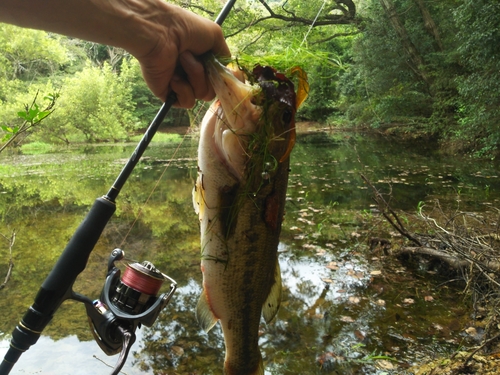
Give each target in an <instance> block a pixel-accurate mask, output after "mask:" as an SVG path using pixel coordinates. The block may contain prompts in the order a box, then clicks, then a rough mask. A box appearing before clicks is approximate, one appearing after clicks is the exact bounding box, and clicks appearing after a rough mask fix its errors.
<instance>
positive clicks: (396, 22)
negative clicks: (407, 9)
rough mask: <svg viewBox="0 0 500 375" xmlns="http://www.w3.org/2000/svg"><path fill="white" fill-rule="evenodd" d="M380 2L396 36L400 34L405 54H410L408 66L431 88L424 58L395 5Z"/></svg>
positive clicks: (382, 0) (389, 1) (384, 1)
mask: <svg viewBox="0 0 500 375" xmlns="http://www.w3.org/2000/svg"><path fill="white" fill-rule="evenodd" d="M379 1H380V4H381V5H382V8H383V9H384V11H385V13H386V14H387V16H388V17H389V20H390V21H391V24H392V27H393V28H394V30H395V31H396V34H398V37H399V39H400V41H401V44H402V45H403V48H404V50H405V52H406V53H407V54H408V57H409V61H408V65H409V66H410V68H411V70H413V72H414V73H415V74H416V75H417V76H418V77H419V78H420V79H421V80H422V81H424V82H425V84H426V85H427V86H428V87H429V86H430V82H429V78H428V77H427V74H426V73H425V71H424V60H423V58H422V56H420V53H419V52H418V50H417V47H415V45H414V44H413V42H412V41H411V39H410V36H409V35H408V32H407V31H406V28H405V26H404V25H403V22H401V19H400V18H399V15H398V13H397V12H396V8H395V7H394V4H393V3H392V1H391V0H379Z"/></svg>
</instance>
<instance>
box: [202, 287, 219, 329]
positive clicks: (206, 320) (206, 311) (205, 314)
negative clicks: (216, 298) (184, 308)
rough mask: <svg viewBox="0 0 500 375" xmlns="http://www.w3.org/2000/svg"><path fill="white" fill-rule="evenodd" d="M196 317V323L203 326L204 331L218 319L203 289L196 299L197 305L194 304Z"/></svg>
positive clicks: (210, 327)
mask: <svg viewBox="0 0 500 375" xmlns="http://www.w3.org/2000/svg"><path fill="white" fill-rule="evenodd" d="M196 319H197V320H198V324H199V325H200V326H201V328H203V330H204V331H205V332H208V331H210V330H211V329H212V327H213V326H214V325H215V323H217V321H218V320H219V319H217V317H216V316H215V315H214V313H213V312H212V309H211V308H210V304H209V303H208V298H207V294H206V293H205V291H203V292H202V293H201V296H200V299H199V300H198V305H197V306H196Z"/></svg>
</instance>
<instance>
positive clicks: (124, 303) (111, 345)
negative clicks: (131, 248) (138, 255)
mask: <svg viewBox="0 0 500 375" xmlns="http://www.w3.org/2000/svg"><path fill="white" fill-rule="evenodd" d="M124 255H125V253H124V252H123V251H122V250H120V249H114V250H113V251H112V252H111V255H110V257H109V260H108V273H107V276H106V281H105V283H104V287H103V289H102V292H101V296H100V298H99V299H97V300H95V301H93V302H91V303H90V302H89V301H90V300H89V299H87V298H85V299H79V300H80V301H82V302H84V303H85V307H86V309H87V315H88V320H89V325H90V329H91V330H92V334H93V336H94V339H95V340H96V341H97V343H98V344H99V346H100V348H101V349H102V350H103V351H104V352H105V353H106V354H107V355H114V354H117V353H121V354H120V356H119V358H118V361H117V363H116V365H115V368H114V369H113V372H112V374H113V375H114V374H118V373H119V372H120V370H121V368H122V367H123V365H124V364H125V361H126V359H127V356H128V353H129V350H130V348H131V346H132V344H133V343H134V342H135V330H136V329H137V328H138V327H140V326H141V325H142V324H143V325H145V326H147V327H151V326H152V325H153V324H154V322H155V321H156V319H157V318H158V315H159V314H160V312H161V310H163V308H164V307H165V306H166V305H167V304H168V302H169V301H170V299H171V298H172V296H173V294H174V292H175V290H176V288H177V284H176V282H175V281H174V280H173V279H172V278H170V277H168V276H167V275H165V274H163V273H161V272H160V271H158V270H157V269H156V268H155V266H154V265H153V264H152V263H150V262H148V261H145V262H143V263H132V264H128V265H127V268H126V269H125V271H124V272H123V276H122V277H121V278H120V275H121V270H120V269H119V268H117V267H116V266H115V262H116V261H119V260H122V259H123V258H124ZM165 281H170V290H169V291H168V292H166V293H163V294H161V295H160V296H157V294H158V292H159V291H160V288H161V287H162V285H163V283H164V282H165Z"/></svg>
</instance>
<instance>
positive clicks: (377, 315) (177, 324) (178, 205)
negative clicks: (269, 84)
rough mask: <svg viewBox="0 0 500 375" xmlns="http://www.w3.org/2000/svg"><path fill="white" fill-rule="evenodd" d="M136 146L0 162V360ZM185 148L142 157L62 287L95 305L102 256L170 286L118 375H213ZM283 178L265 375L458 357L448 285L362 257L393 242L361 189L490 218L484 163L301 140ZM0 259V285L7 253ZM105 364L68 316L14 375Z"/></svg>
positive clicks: (218, 353)
mask: <svg viewBox="0 0 500 375" xmlns="http://www.w3.org/2000/svg"><path fill="white" fill-rule="evenodd" d="M134 147H135V145H114V146H111V145H100V146H96V147H85V148H80V149H65V150H62V151H59V152H56V153H52V154H47V155H8V154H2V155H0V158H1V165H0V219H1V224H0V233H2V234H3V235H5V236H7V237H8V236H10V234H11V232H12V231H15V233H16V242H15V245H14V247H13V248H12V257H13V261H14V263H15V268H14V272H13V275H12V277H11V279H10V281H9V282H8V284H7V286H6V288H4V289H3V290H1V291H0V293H1V297H2V298H1V300H0V308H1V311H2V316H3V317H4V318H3V319H2V321H1V322H0V339H1V341H0V351H1V353H0V355H2V356H3V352H5V351H6V349H7V347H8V342H9V341H8V340H9V336H10V332H11V331H12V329H13V328H14V327H15V325H16V324H17V322H18V321H19V319H20V318H21V317H22V315H23V314H24V312H25V310H26V308H27V307H28V306H29V305H30V304H31V303H32V301H33V298H34V296H35V294H36V292H37V290H38V288H39V287H40V285H41V283H42V281H43V280H44V278H45V276H46V275H47V273H48V272H49V271H50V269H51V268H52V266H53V264H54V263H55V261H56V260H57V258H58V256H59V254H60V252H61V251H62V249H63V248H64V247H65V245H66V243H67V241H68V240H69V238H70V237H71V235H72V234H73V233H74V231H75V229H76V227H77V226H78V224H79V223H80V222H81V220H82V219H83V217H84V216H85V214H86V213H87V212H88V210H89V207H90V206H91V204H92V203H93V201H94V199H95V198H97V197H99V196H101V195H103V194H105V193H106V192H107V191H108V189H109V187H110V186H111V184H112V182H113V181H114V179H115V178H116V176H117V175H118V173H119V171H120V170H121V168H122V166H123V164H124V163H125V161H126V159H127V158H128V157H129V156H130V154H131V153H132V151H133V149H134ZM195 147H196V140H186V141H185V142H184V143H183V146H182V147H181V149H180V150H179V151H178V152H177V154H176V155H175V158H174V160H170V159H171V158H172V155H173V154H174V151H175V149H176V145H169V144H155V143H154V142H153V144H152V145H151V147H150V148H149V149H148V150H147V151H146V154H145V157H144V159H143V161H142V162H141V163H140V164H139V165H138V166H137V167H136V169H135V171H134V173H133V174H132V176H131V177H130V179H129V181H128V182H127V183H126V185H125V187H124V188H123V191H122V192H121V193H120V195H119V197H118V199H117V211H116V214H115V215H114V216H113V218H112V219H111V220H110V222H109V224H108V225H107V227H106V229H105V231H104V233H103V235H102V237H101V239H100V241H99V243H98V244H97V246H96V248H95V250H94V251H93V253H92V254H91V256H90V259H89V263H88V266H87V268H86V270H85V271H84V272H83V273H82V274H81V275H80V277H79V278H78V280H77V282H76V284H75V286H74V290H75V291H77V292H80V293H82V294H85V295H87V296H89V297H90V298H92V299H93V298H97V296H98V295H99V293H100V290H101V288H102V285H103V283H104V277H105V272H106V264H107V258H108V256H109V254H110V252H111V250H112V249H113V248H115V247H120V248H122V249H124V250H125V252H126V254H127V256H128V257H129V258H132V259H137V260H140V261H143V260H146V259H147V260H150V261H151V262H153V263H154V264H155V265H156V266H157V267H158V268H159V269H160V270H161V271H163V272H165V273H167V274H168V275H169V276H171V277H173V278H174V279H176V280H177V282H178V284H179V290H178V292H177V293H176V295H175V297H174V300H173V301H172V302H171V303H170V305H169V306H168V307H167V308H166V309H165V310H164V312H163V313H162V314H161V315H160V317H159V319H158V321H157V323H156V324H155V325H154V326H153V327H151V328H147V327H144V328H142V329H140V330H138V332H137V333H138V341H137V343H136V344H135V345H134V347H133V348H132V352H131V354H130V356H129V359H128V360H127V363H126V365H125V367H124V369H123V372H124V373H126V374H144V373H150V374H152V373H154V374H220V373H221V372H222V370H221V368H222V362H223V358H224V350H223V340H222V336H221V331H220V329H219V328H218V327H215V328H214V329H213V330H212V331H211V332H210V333H208V334H206V333H204V332H203V331H201V330H200V329H199V328H198V326H197V323H196V320H195V316H194V306H195V305H196V302H197V298H198V296H199V293H200V290H201V287H200V281H201V273H200V271H199V266H198V264H199V232H198V223H197V218H196V216H195V214H194V213H193V209H192V201H191V189H192V186H193V183H194V179H195V177H196V161H195ZM167 165H168V167H167ZM291 166H292V167H291V168H292V171H291V175H290V183H289V193H288V196H287V208H286V218H285V222H284V225H283V233H282V241H281V244H280V249H279V251H280V264H281V269H282V278H283V287H284V296H283V302H282V306H281V308H280V311H279V314H278V318H277V320H276V321H275V322H273V323H272V324H270V325H263V326H262V329H261V338H260V343H261V350H262V353H263V356H264V359H265V363H266V369H267V370H266V373H267V374H268V375H269V374H299V373H300V374H350V373H352V374H380V375H382V374H385V373H394V374H400V373H403V372H404V370H405V369H406V368H407V367H409V366H410V365H411V364H412V363H415V362H418V361H419V360H421V359H423V358H429V357H433V356H436V355H439V354H446V353H450V352H452V351H453V350H455V349H457V348H458V347H459V346H460V345H468V344H472V343H471V342H470V341H468V339H467V337H466V335H465V334H464V330H465V328H467V327H468V326H469V325H470V324H471V322H470V321H471V318H470V306H468V303H467V301H466V300H464V299H462V298H457V295H458V293H459V292H460V291H461V289H460V287H461V286H460V285H456V287H454V285H453V283H451V284H450V283H445V282H444V281H445V280H443V279H440V278H439V277H438V276H436V275H429V274H428V273H426V272H425V271H421V270H418V269H409V268H407V267H405V266H404V265H402V264H400V263H399V262H398V261H397V260H394V259H391V258H390V257H386V256H384V255H383V254H379V253H371V252H370V250H369V248H368V246H367V242H368V240H369V238H370V237H371V236H382V237H384V238H388V239H389V240H391V241H392V242H394V243H395V244H396V243H399V242H401V241H402V240H401V238H400V237H396V236H395V235H394V234H392V235H391V232H392V231H391V228H390V227H388V226H387V225H385V226H384V224H383V222H384V221H383V220H381V219H380V218H379V217H378V215H377V211H376V207H374V205H373V201H372V194H373V192H372V191H371V190H370V189H369V188H368V186H367V185H366V184H365V183H364V182H363V180H362V179H361V177H360V174H363V175H365V176H366V177H367V178H368V179H370V181H372V182H373V183H374V184H375V185H376V186H377V189H379V190H380V191H381V192H382V193H384V194H388V193H389V192H391V194H392V198H391V200H390V201H391V205H392V206H393V208H396V209H403V210H405V211H407V212H413V213H414V212H415V211H416V209H417V206H418V205H422V204H425V205H426V206H427V207H431V206H432V205H433V204H434V201H435V200H436V199H439V201H440V203H441V205H442V206H445V207H451V208H452V209H456V208H460V209H463V210H471V211H472V210H473V211H484V210H488V209H490V208H491V207H496V206H498V199H500V193H499V192H500V181H499V179H498V176H497V174H496V173H497V172H496V171H497V170H498V163H495V162H493V161H489V162H478V161H476V160H472V159H466V158H460V157H453V158H450V157H445V156H442V155H440V154H438V153H435V152H434V151H433V147H432V145H419V144H414V145H408V144H405V145H401V144H397V143H395V142H393V141H391V140H390V139H384V138H379V137H375V136H373V135H369V134H366V135H360V134H350V133H314V134H305V135H302V136H301V137H299V139H298V144H297V146H296V148H295V150H294V152H293V154H292V163H291ZM166 167H167V168H166ZM165 168H166V169H165ZM163 173H164V175H163V177H161V176H162V174H163ZM160 178H161V180H160V182H159V184H158V186H157V187H156V189H155V190H154V192H153V193H152V194H151V192H152V190H153V188H154V186H155V185H156V184H157V182H158V180H159V179H160ZM374 223H376V224H377V225H375V224H374ZM0 240H1V239H0ZM0 259H1V260H2V261H1V262H0V277H1V278H2V279H3V277H4V276H3V275H5V274H6V271H7V263H8V259H9V251H8V244H7V242H6V241H3V242H1V246H0ZM115 361H116V358H115V357H106V356H105V355H104V354H103V353H102V352H101V351H100V349H99V348H98V346H97V344H95V343H94V342H93V341H92V335H91V334H90V330H89V329H88V326H87V323H86V316H85V309H84V307H83V306H82V305H81V304H79V303H76V302H72V301H69V302H65V303H64V304H63V306H62V307H61V308H60V309H59V311H58V313H57V314H56V316H55V318H54V319H53V321H52V322H51V324H50V325H49V326H48V327H47V328H46V330H45V331H44V335H43V336H42V338H41V339H40V341H39V343H37V344H36V345H34V346H33V347H32V348H31V349H30V350H29V351H28V352H27V353H25V354H24V355H23V356H22V357H21V359H20V361H19V362H18V364H17V365H16V366H15V368H14V369H15V370H14V372H13V373H25V374H37V373H43V374H67V373H72V374H89V373H93V374H99V373H109V372H110V368H109V367H108V366H110V365H111V366H113V365H114V363H115Z"/></svg>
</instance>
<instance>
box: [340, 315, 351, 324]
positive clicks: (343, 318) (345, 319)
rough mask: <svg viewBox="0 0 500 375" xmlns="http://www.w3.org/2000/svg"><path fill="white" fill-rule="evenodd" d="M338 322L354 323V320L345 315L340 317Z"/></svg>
mask: <svg viewBox="0 0 500 375" xmlns="http://www.w3.org/2000/svg"><path fill="white" fill-rule="evenodd" d="M340 321H341V322H344V323H354V319H353V318H351V317H350V316H347V315H342V316H341V317H340Z"/></svg>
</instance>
